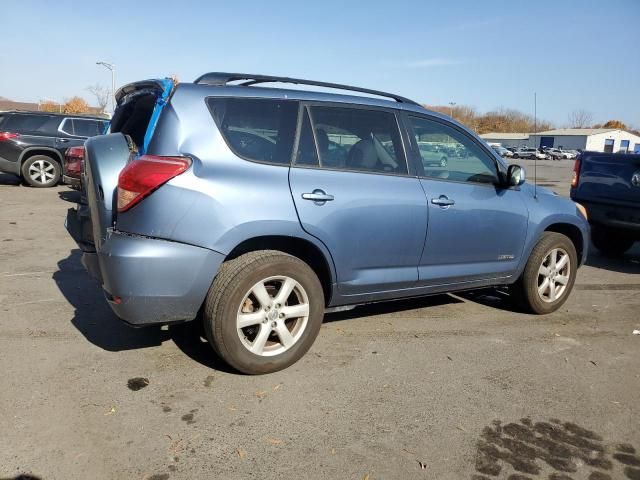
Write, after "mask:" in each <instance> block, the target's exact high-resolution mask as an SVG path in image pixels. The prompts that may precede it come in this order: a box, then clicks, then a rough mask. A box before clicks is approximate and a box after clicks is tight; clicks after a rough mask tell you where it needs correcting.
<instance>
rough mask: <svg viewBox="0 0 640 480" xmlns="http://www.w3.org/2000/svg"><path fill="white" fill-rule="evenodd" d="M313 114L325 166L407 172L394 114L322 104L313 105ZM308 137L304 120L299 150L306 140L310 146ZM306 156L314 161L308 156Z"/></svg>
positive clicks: (357, 169) (381, 171)
mask: <svg viewBox="0 0 640 480" xmlns="http://www.w3.org/2000/svg"><path fill="white" fill-rule="evenodd" d="M310 113H311V125H312V126H313V134H314V136H315V144H316V145H317V148H318V153H319V155H318V156H319V161H320V166H321V167H322V168H332V169H344V170H356V171H364V172H373V173H389V174H406V173H407V162H406V160H405V158H404V155H403V149H402V141H401V138H400V131H399V129H398V123H397V121H396V116H395V115H394V114H393V113H390V112H385V111H381V110H367V109H361V108H343V107H320V106H312V107H310ZM305 138H306V137H305V130H304V123H303V130H302V131H301V137H300V146H299V148H298V150H299V152H300V149H301V148H302V146H303V143H302V142H303V140H305V142H306V143H305V144H304V145H308V141H307V140H306V139H305ZM304 158H310V160H309V161H313V158H312V157H309V156H308V155H307V156H306V157H304ZM298 162H300V160H298ZM300 163H301V162H300Z"/></svg>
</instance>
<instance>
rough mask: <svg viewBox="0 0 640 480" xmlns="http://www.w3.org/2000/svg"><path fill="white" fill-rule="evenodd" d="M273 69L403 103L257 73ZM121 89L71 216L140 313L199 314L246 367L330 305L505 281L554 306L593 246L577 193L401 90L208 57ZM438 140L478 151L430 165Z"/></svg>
mask: <svg viewBox="0 0 640 480" xmlns="http://www.w3.org/2000/svg"><path fill="white" fill-rule="evenodd" d="M233 82H236V83H233ZM237 82H242V84H241V85H238V84H237ZM274 82H280V83H294V84H304V85H308V86H316V87H331V88H333V89H336V88H337V89H342V90H346V91H355V92H358V93H361V94H372V95H376V96H377V97H385V98H387V99H388V100H385V99H382V98H370V97H367V96H363V95H360V96H346V95H342V94H337V93H332V94H328V93H319V92H314V91H300V90H289V89H279V88H260V86H256V85H260V84H261V83H274ZM116 100H117V108H116V111H115V114H114V116H113V120H112V123H111V132H112V133H111V134H109V135H105V136H99V137H94V138H91V139H89V140H88V141H87V142H86V144H85V149H86V152H85V165H84V171H83V177H82V182H83V190H84V192H85V196H86V199H87V205H82V204H81V205H79V206H78V209H77V210H71V211H70V212H69V214H68V216H67V228H68V230H69V232H70V233H71V235H72V236H73V237H74V238H75V239H76V241H77V242H78V244H79V246H80V248H81V249H82V250H83V252H84V253H83V259H82V261H83V264H84V265H85V266H86V268H87V269H88V271H89V272H90V273H91V274H92V275H93V276H95V277H96V278H97V279H98V281H99V282H100V283H101V285H102V288H103V289H104V292H105V296H106V298H107V301H108V302H109V305H110V306H111V308H112V309H113V311H114V312H115V313H116V314H117V315H118V316H119V317H120V318H122V319H123V320H124V321H126V322H128V323H130V324H134V325H136V326H143V325H150V324H169V323H174V322H183V321H190V320H194V319H198V321H201V322H203V324H204V331H205V333H206V337H207V339H208V340H209V342H210V344H211V346H212V347H213V349H214V350H215V351H216V352H217V353H218V354H219V355H220V356H221V357H222V358H223V359H224V360H225V361H227V362H228V363H229V364H230V365H232V366H233V367H234V368H236V369H237V370H239V371H242V372H245V373H249V374H259V373H266V372H273V371H276V370H279V369H282V368H285V367H287V366H289V365H291V364H292V363H294V362H295V361H297V360H298V359H299V358H300V357H301V356H302V355H304V353H305V352H306V351H307V350H308V349H309V348H310V347H311V345H312V343H313V342H314V339H315V337H316V336H317V334H318V332H319V330H320V326H321V324H322V319H323V315H324V313H325V312H326V311H327V310H328V311H331V310H332V309H348V308H350V307H352V306H354V305H358V304H363V303H369V302H377V301H383V300H389V299H397V298H404V297H415V296H419V295H429V294H435V293H442V292H452V291H458V290H469V289H473V288H479V287H487V286H501V287H507V286H508V288H510V290H511V292H512V293H513V296H514V298H516V299H518V301H519V302H520V305H521V306H522V308H525V309H527V310H529V311H531V312H534V313H538V314H544V313H549V312H552V311H554V310H556V309H558V308H559V307H560V306H561V305H562V304H563V303H564V302H565V300H566V299H567V297H568V295H569V292H570V291H571V289H572V287H573V283H574V280H575V278H576V270H577V268H578V267H579V266H580V265H581V264H582V263H583V261H584V259H585V257H586V254H587V245H588V224H587V222H586V220H585V218H584V217H583V216H582V214H581V213H579V207H577V206H576V204H575V203H573V202H572V201H570V200H569V199H563V198H562V197H559V196H556V195H555V194H553V193H552V192H550V191H549V190H546V189H544V188H541V187H538V189H537V196H536V195H535V194H534V190H533V188H532V186H530V185H529V184H527V183H525V177H524V175H525V172H524V169H522V168H521V167H519V166H517V165H511V166H508V165H506V164H505V163H504V161H503V160H502V159H501V158H500V156H498V155H497V154H496V153H495V152H493V151H492V150H491V149H490V148H489V147H488V146H487V145H486V144H485V143H484V142H483V141H482V140H481V139H480V138H479V137H477V136H476V135H475V134H474V133H473V132H472V131H470V130H469V129H467V128H466V127H464V126H462V125H461V124H459V123H457V122H455V121H453V120H451V119H450V118H449V117H448V116H446V115H442V114H439V113H436V112H431V111H429V110H426V109H424V108H423V107H421V106H420V105H419V104H417V103H415V102H413V101H411V100H408V99H406V98H404V97H401V96H399V95H395V94H390V93H384V92H378V91H374V90H369V89H363V88H358V87H351V86H345V85H336V84H329V83H325V82H315V81H308V80H300V79H291V78H281V77H270V76H263V75H244V74H226V73H209V74H205V75H203V76H201V77H200V78H198V79H197V80H196V81H195V82H194V83H180V84H177V85H176V84H174V83H173V81H171V80H168V79H167V80H148V81H141V82H136V83H132V84H129V85H126V86H124V87H122V88H121V89H120V90H119V91H118V92H117V93H116ZM152 111H153V112H154V114H153V115H151V112H152ZM329 140H330V141H331V142H334V143H335V144H338V145H339V148H335V147H334V149H333V152H334V153H333V154H332V156H327V155H328V154H327V152H328V148H329ZM388 142H391V143H392V144H393V147H394V148H393V149H390V148H388V147H385V146H384V145H385V143H387V144H388ZM438 142H441V143H446V144H451V143H455V144H457V145H458V146H459V148H460V150H461V151H464V152H465V153H464V155H462V156H461V157H460V159H456V161H455V162H449V163H448V164H447V166H446V167H445V168H442V167H440V166H438V167H437V168H431V153H432V152H431V151H429V152H428V153H426V152H427V151H426V150H425V149H422V148H420V144H421V143H438ZM327 158H330V159H331V160H330V161H329V162H326V161H325V160H326V159H327Z"/></svg>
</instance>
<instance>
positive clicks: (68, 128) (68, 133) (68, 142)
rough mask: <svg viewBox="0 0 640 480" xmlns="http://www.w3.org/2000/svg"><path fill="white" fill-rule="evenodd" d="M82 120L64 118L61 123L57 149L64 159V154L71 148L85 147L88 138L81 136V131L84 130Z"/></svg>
mask: <svg viewBox="0 0 640 480" xmlns="http://www.w3.org/2000/svg"><path fill="white" fill-rule="evenodd" d="M84 121H86V120H84ZM80 122H81V120H76V119H74V118H64V119H63V120H62V122H60V126H59V127H58V131H57V132H56V139H55V143H56V148H57V149H58V151H59V152H60V154H61V155H63V157H64V152H65V151H66V150H67V148H70V147H80V146H82V145H84V142H85V140H86V139H87V138H86V136H84V135H81V134H80V131H81V130H83V125H82V123H80Z"/></svg>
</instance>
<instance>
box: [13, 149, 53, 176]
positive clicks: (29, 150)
mask: <svg viewBox="0 0 640 480" xmlns="http://www.w3.org/2000/svg"><path fill="white" fill-rule="evenodd" d="M34 150H38V151H44V152H51V153H53V155H52V157H53V158H54V160H57V161H58V163H59V164H60V168H61V169H62V170H64V167H63V165H64V164H63V161H62V154H61V153H60V152H59V151H58V150H56V149H55V148H53V147H28V148H25V149H24V150H23V151H22V153H20V156H19V157H18V165H19V171H20V172H22V163H23V162H24V159H25V157H26V156H28V154H29V152H32V151H34Z"/></svg>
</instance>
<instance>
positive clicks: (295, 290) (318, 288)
mask: <svg viewBox="0 0 640 480" xmlns="http://www.w3.org/2000/svg"><path fill="white" fill-rule="evenodd" d="M287 292H289V293H287ZM324 307H325V305H324V292H323V289H322V285H321V284H320V281H319V280H318V277H317V276H316V274H315V272H314V271H313V270H312V269H311V268H310V267H309V266H308V265H307V264H306V263H304V262H303V261H302V260H300V259H299V258H297V257H294V256H291V255H287V254H285V253H283V252H279V251H275V250H261V251H256V252H250V253H246V254H244V255H241V256H240V257H238V258H235V259H233V260H229V261H227V262H225V263H224V264H223V265H222V267H221V268H220V271H219V272H218V275H217V277H216V279H215V280H214V282H213V285H211V288H210V289H209V293H208V294H207V298H206V300H205V304H204V309H203V314H204V315H203V321H204V329H205V333H206V336H207V339H208V340H209V343H210V344H211V345H212V347H213V348H214V350H215V351H216V353H218V355H219V356H220V357H222V359H223V360H225V361H226V362H227V363H228V364H229V365H231V366H232V367H233V368H235V369H236V370H239V371H240V372H243V373H246V374H250V375H255V374H263V373H271V372H276V371H278V370H282V369H283V368H286V367H288V366H290V365H292V364H293V363H295V362H296V361H298V360H299V359H300V358H301V357H302V356H303V355H304V354H305V353H306V352H307V351H308V350H309V348H310V347H311V345H312V344H313V342H314V341H315V339H316V337H317V335H318V332H319V331H320V327H321V325H322V319H323V317H324ZM243 325H245V326H243Z"/></svg>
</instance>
